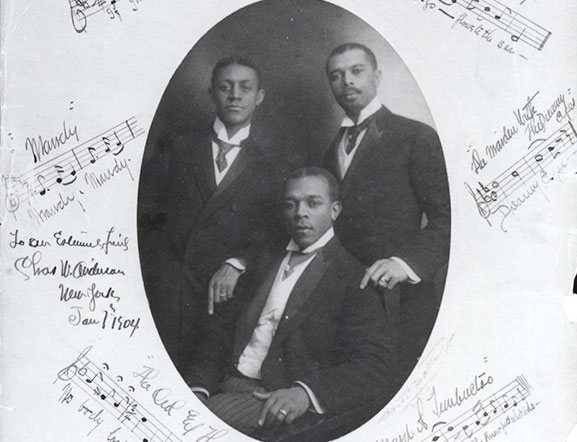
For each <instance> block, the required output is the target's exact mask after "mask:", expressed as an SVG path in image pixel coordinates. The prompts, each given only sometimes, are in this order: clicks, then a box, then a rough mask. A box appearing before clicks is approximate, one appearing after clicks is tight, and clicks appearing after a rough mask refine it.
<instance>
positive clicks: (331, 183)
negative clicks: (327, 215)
mask: <svg viewBox="0 0 577 442" xmlns="http://www.w3.org/2000/svg"><path fill="white" fill-rule="evenodd" d="M311 176H314V177H322V178H324V179H325V181H326V182H327V186H328V188H329V197H330V198H331V201H332V202H335V201H338V200H339V182H338V181H337V179H336V178H335V176H334V175H333V174H332V173H330V172H329V171H328V170H326V169H323V168H322V167H302V168H300V169H296V170H293V171H292V172H291V173H290V174H289V175H288V177H287V179H286V182H287V183H288V182H289V180H294V179H298V178H306V177H311Z"/></svg>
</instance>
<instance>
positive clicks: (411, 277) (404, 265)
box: [390, 256, 421, 284]
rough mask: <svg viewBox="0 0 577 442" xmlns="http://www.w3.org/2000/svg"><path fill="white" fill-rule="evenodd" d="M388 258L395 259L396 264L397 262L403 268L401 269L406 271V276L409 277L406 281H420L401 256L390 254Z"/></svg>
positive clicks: (415, 282) (412, 282)
mask: <svg viewBox="0 0 577 442" xmlns="http://www.w3.org/2000/svg"><path fill="white" fill-rule="evenodd" d="M390 260H391V261H395V262H396V263H397V264H399V265H400V266H401V267H402V268H403V270H404V271H405V272H406V273H407V276H408V277H409V280H408V282H409V283H410V284H418V283H419V282H421V278H419V275H417V274H416V273H415V272H414V271H413V269H412V268H411V267H410V266H409V264H407V263H406V262H405V261H403V260H402V259H401V258H399V257H397V256H391V258H390Z"/></svg>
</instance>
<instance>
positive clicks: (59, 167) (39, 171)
mask: <svg viewBox="0 0 577 442" xmlns="http://www.w3.org/2000/svg"><path fill="white" fill-rule="evenodd" d="M144 133H145V131H144V129H142V128H140V127H138V122H137V121H136V118H135V117H131V118H129V119H127V120H124V121H123V122H121V123H119V124H117V125H116V126H114V127H112V128H110V129H108V130H106V131H104V132H102V133H101V134H98V135H96V136H95V137H93V138H91V139H89V140H88V141H85V142H83V143H81V144H79V145H78V146H76V147H73V148H72V149H70V150H68V151H65V152H63V153H61V154H60V155H58V156H55V157H54V158H51V159H50V160H48V161H46V162H44V163H43V164H40V165H38V166H36V167H35V168H34V169H31V170H29V171H27V172H25V173H23V174H22V175H19V176H11V177H9V178H8V179H5V183H4V184H5V186H6V209H7V211H8V212H10V213H14V212H15V211H17V210H18V208H19V207H20V205H21V204H22V203H23V202H27V201H30V199H31V198H33V197H36V196H41V197H42V196H45V195H46V194H47V193H48V192H49V191H50V189H51V188H53V187H55V186H68V185H70V184H72V183H74V182H75V181H76V180H77V178H78V173H79V172H80V171H81V170H84V169H86V168H87V167H89V166H91V165H93V164H94V163H96V162H97V161H98V160H100V159H102V158H104V157H105V156H106V155H108V154H111V155H113V156H117V155H119V154H120V153H122V152H123V150H124V147H125V145H126V144H127V143H129V142H131V141H133V140H134V139H135V138H137V137H139V136H141V135H143V134H144Z"/></svg>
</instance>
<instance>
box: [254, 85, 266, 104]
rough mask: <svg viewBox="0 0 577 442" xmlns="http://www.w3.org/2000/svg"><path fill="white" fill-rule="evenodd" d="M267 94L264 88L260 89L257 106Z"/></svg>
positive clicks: (257, 94) (257, 95)
mask: <svg viewBox="0 0 577 442" xmlns="http://www.w3.org/2000/svg"><path fill="white" fill-rule="evenodd" d="M265 95H266V93H265V90H264V89H259V90H258V92H257V93H256V105H257V106H260V104H261V103H262V102H263V100H264V96H265Z"/></svg>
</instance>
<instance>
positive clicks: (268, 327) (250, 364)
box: [237, 227, 334, 413]
mask: <svg viewBox="0 0 577 442" xmlns="http://www.w3.org/2000/svg"><path fill="white" fill-rule="evenodd" d="M333 236H334V230H333V228H332V227H331V228H330V229H329V230H327V231H326V232H325V233H324V235H323V236H321V237H320V238H319V239H318V240H317V241H316V242H315V243H314V244H312V245H310V246H309V247H307V248H306V249H304V250H302V251H301V250H300V248H299V247H298V245H297V244H296V243H295V242H294V241H293V240H291V241H290V243H289V245H288V246H287V249H286V250H287V253H286V256H285V257H284V259H283V260H282V262H281V265H280V266H279V268H278V270H277V273H276V276H275V279H274V282H273V284H272V287H271V290H270V293H269V295H268V298H267V301H266V303H265V306H264V308H263V310H262V312H261V314H260V317H259V320H258V323H257V326H256V327H255V329H254V332H253V334H252V336H251V339H250V341H249V343H248V344H247V346H246V347H245V349H244V351H243V352H242V354H241V356H240V358H239V360H238V364H237V369H238V371H239V372H241V373H242V374H244V375H245V376H247V377H249V378H253V379H262V376H261V371H260V370H261V366H262V363H263V361H264V360H265V358H266V356H267V354H268V351H269V348H270V345H271V343H272V340H273V337H274V335H275V333H276V330H277V328H278V325H279V323H280V320H281V318H282V315H283V312H284V309H285V307H286V304H287V301H288V299H289V296H290V294H291V292H292V290H293V288H294V286H295V285H296V283H297V281H298V280H299V279H300V277H301V275H302V274H303V272H304V271H305V270H306V268H307V267H308V265H309V264H310V263H311V262H312V260H313V259H314V258H315V257H316V256H317V254H316V253H315V251H316V250H318V249H320V248H321V247H324V246H325V245H326V244H327V243H328V242H329V241H330V240H331V239H332V238H333ZM293 251H301V252H302V253H311V256H310V257H309V258H308V259H307V260H305V261H303V262H301V263H300V264H297V265H295V266H294V268H293V269H292V273H290V274H289V275H288V276H286V277H285V278H284V279H283V275H284V273H285V271H286V270H287V269H288V264H289V260H290V256H291V254H292V252H293ZM295 383H296V384H298V385H300V386H302V387H303V388H304V389H305V390H306V392H307V394H308V396H309V398H310V399H311V402H312V404H313V406H314V408H315V411H317V412H318V413H322V412H323V411H324V410H323V408H322V407H321V405H320V403H319V401H318V400H317V398H316V397H315V395H314V393H313V392H312V391H311V390H310V389H309V388H308V386H307V385H305V384H303V383H302V382H299V381H296V382H295Z"/></svg>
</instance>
